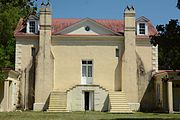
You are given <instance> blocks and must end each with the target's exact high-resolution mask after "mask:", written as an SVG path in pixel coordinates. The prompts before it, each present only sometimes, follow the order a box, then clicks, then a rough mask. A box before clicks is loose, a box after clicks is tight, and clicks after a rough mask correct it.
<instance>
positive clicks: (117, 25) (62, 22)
mask: <svg viewBox="0 0 180 120" xmlns="http://www.w3.org/2000/svg"><path fill="white" fill-rule="evenodd" d="M83 20H90V21H94V22H97V24H99V25H101V26H103V27H105V28H106V29H109V30H111V31H112V32H114V33H123V30H124V21H123V20H101V19H90V18H86V19H65V18H55V19H53V20H52V24H53V31H52V32H53V34H57V33H58V32H59V31H62V30H64V29H66V28H68V27H70V26H72V25H74V24H77V23H79V22H81V21H83Z"/></svg>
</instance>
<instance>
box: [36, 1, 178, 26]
mask: <svg viewBox="0 0 180 120" xmlns="http://www.w3.org/2000/svg"><path fill="white" fill-rule="evenodd" d="M45 1H46V0H45ZM50 1H51V4H52V10H53V18H86V17H89V18H97V19H123V11H124V8H125V7H126V6H127V5H133V6H134V8H135V10H136V17H137V18H138V17H140V16H145V17H147V18H148V19H150V20H151V22H152V23H153V24H154V25H155V26H156V25H157V24H166V23H168V21H169V20H170V19H179V18H180V10H178V9H177V8H176V4H177V3H176V2H177V0H50ZM40 2H41V0H39V2H38V4H40Z"/></svg>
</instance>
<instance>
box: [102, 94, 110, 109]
mask: <svg viewBox="0 0 180 120" xmlns="http://www.w3.org/2000/svg"><path fill="white" fill-rule="evenodd" d="M108 108H109V95H107V97H106V99H105V101H104V104H103V108H102V110H101V112H107V111H108Z"/></svg>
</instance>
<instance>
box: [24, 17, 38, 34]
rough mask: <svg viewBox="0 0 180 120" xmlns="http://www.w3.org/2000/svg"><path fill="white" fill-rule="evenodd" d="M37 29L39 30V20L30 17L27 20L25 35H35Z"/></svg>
mask: <svg viewBox="0 0 180 120" xmlns="http://www.w3.org/2000/svg"><path fill="white" fill-rule="evenodd" d="M38 29H39V18H38V17H36V16H34V15H30V16H29V17H28V18H27V26H26V33H31V34H37V33H38Z"/></svg>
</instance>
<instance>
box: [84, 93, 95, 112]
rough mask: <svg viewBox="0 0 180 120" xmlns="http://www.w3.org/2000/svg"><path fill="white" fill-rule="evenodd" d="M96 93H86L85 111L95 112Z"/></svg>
mask: <svg viewBox="0 0 180 120" xmlns="http://www.w3.org/2000/svg"><path fill="white" fill-rule="evenodd" d="M93 93H94V92H84V110H93V107H94V105H93V100H94V97H93V95H94V94H93Z"/></svg>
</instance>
